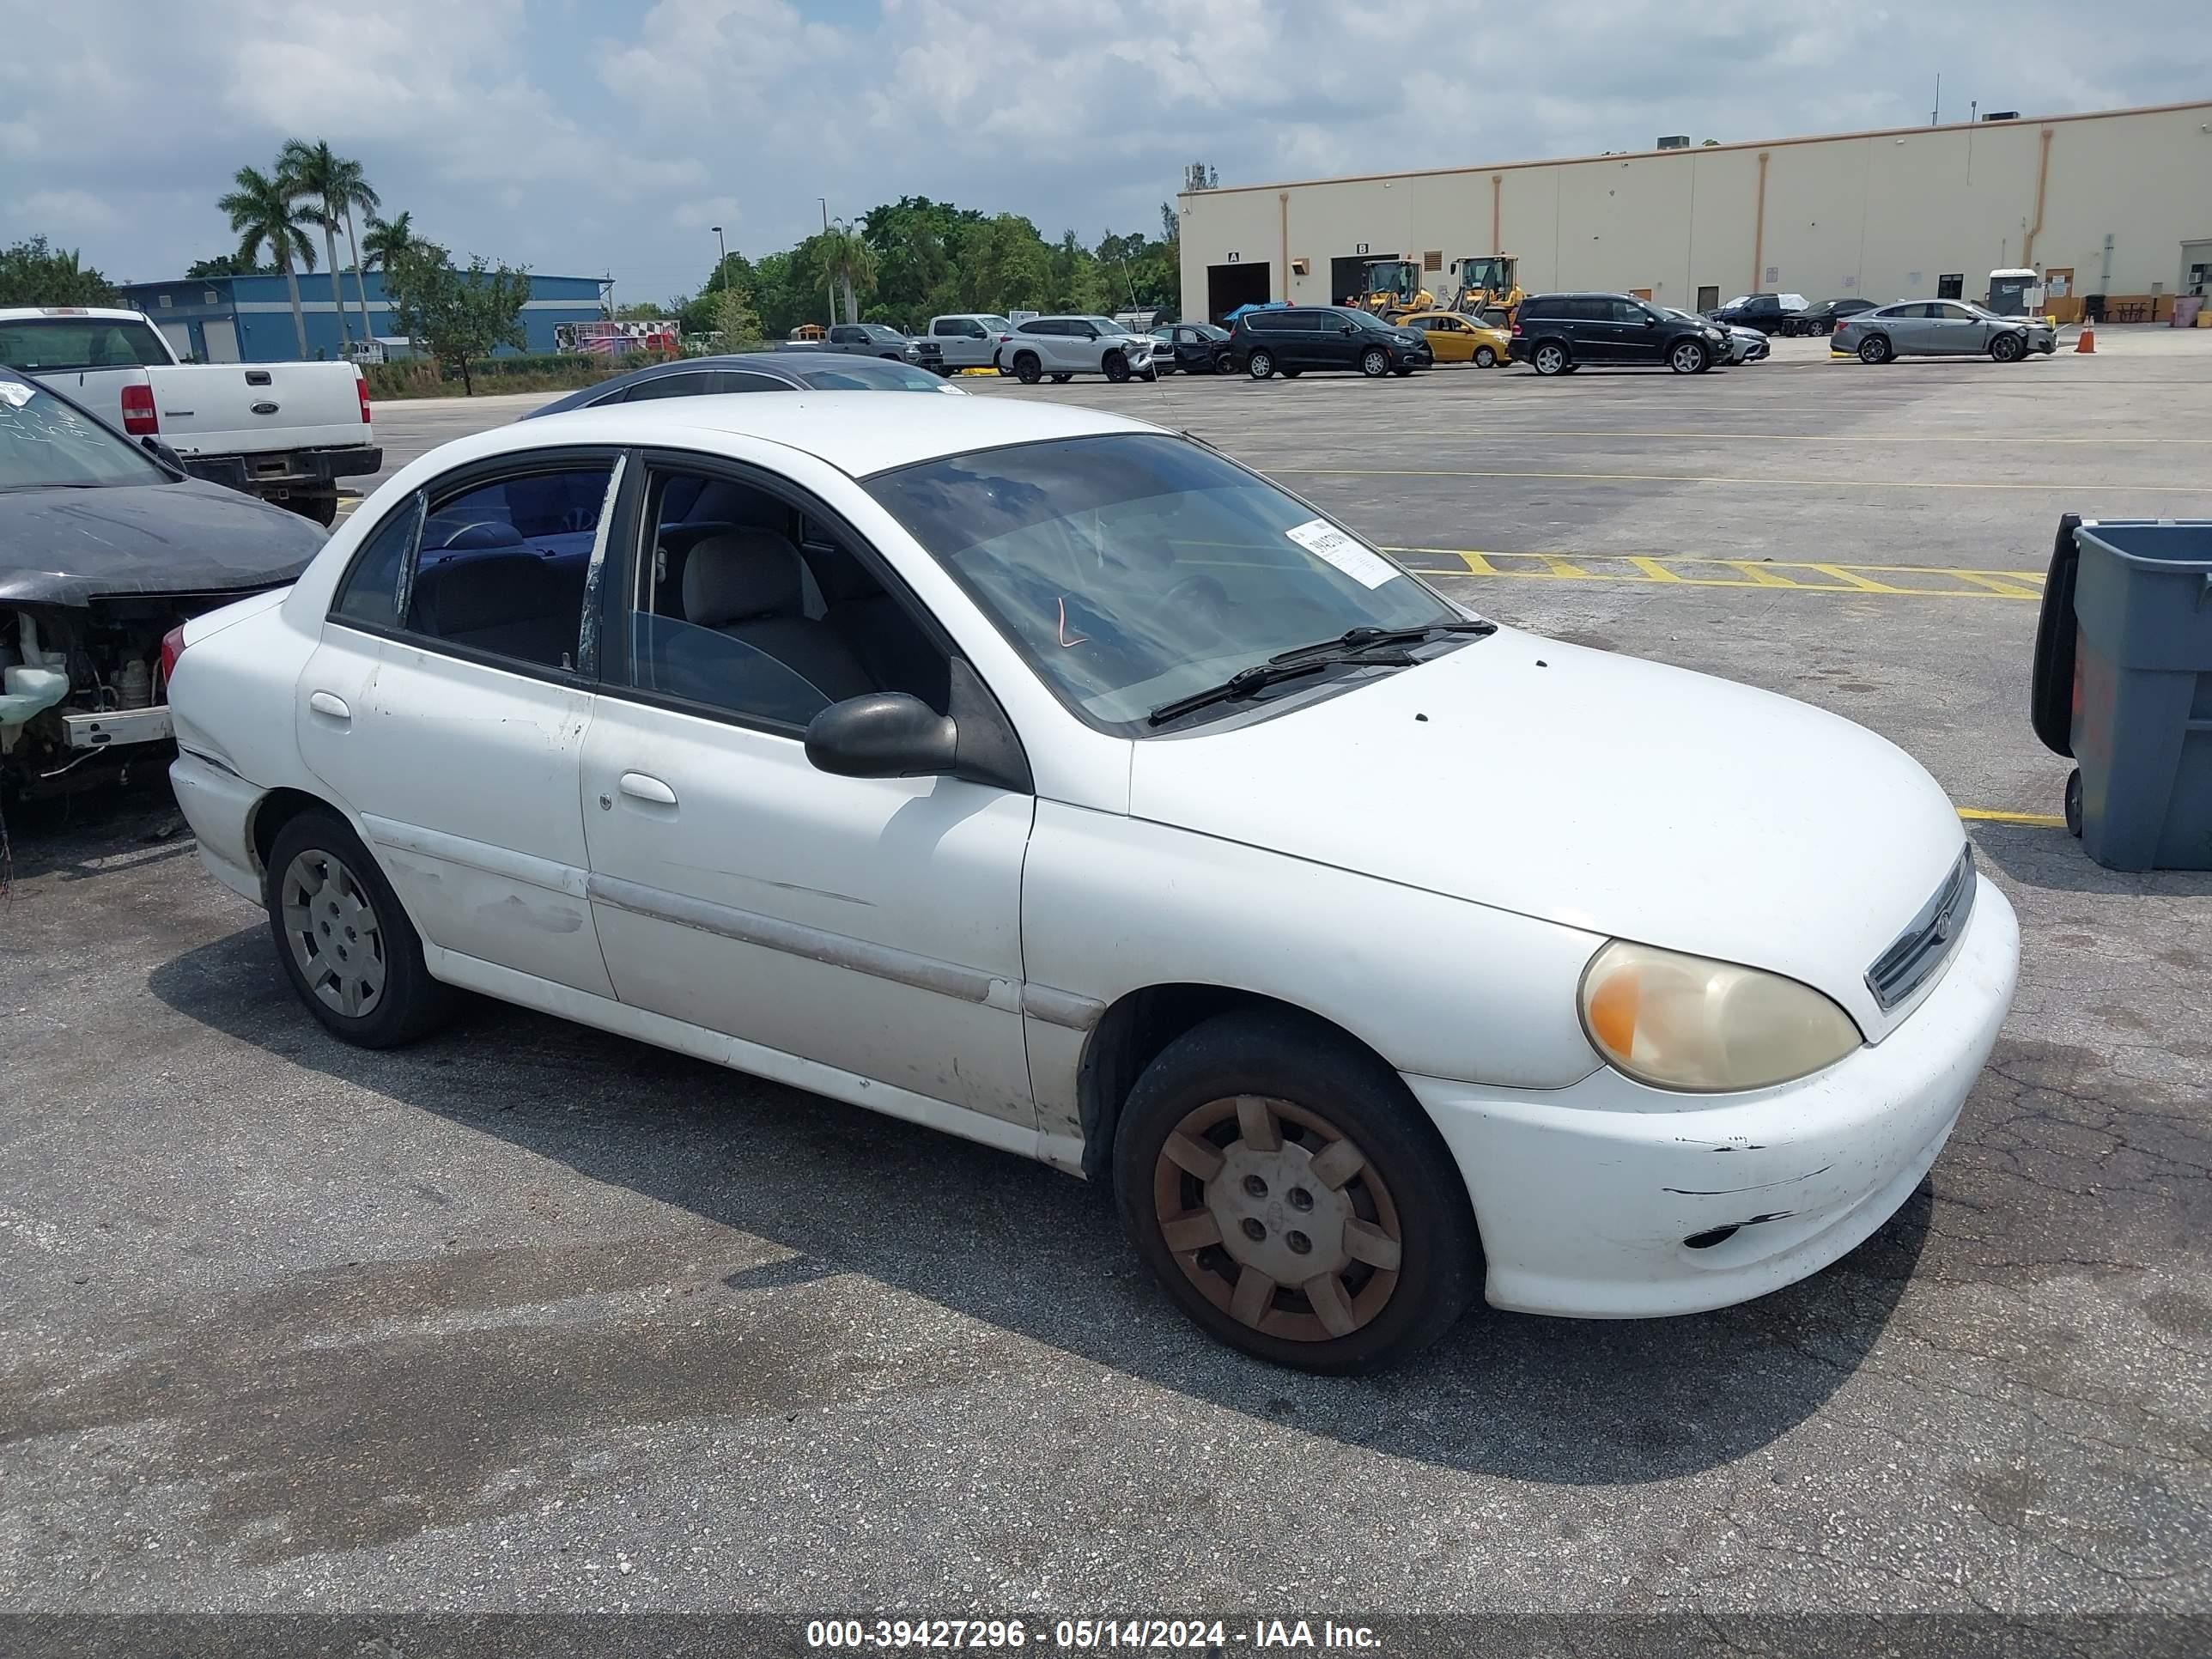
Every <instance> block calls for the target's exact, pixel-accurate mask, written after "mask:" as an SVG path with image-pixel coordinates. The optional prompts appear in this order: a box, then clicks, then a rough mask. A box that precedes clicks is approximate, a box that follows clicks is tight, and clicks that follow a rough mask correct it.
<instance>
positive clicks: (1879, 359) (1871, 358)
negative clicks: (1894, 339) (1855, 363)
mask: <svg viewBox="0 0 2212 1659" xmlns="http://www.w3.org/2000/svg"><path fill="white" fill-rule="evenodd" d="M1896 355H1897V354H1896V353H1895V352H1893V351H1892V350H1891V349H1889V336H1887V334H1869V335H1868V336H1867V337H1866V338H1865V339H1863V340H1861V341H1860V342H1859V361H1860V362H1863V363H1873V364H1875V365H1877V366H1879V365H1881V364H1882V363H1886V362H1888V361H1889V360H1890V359H1891V358H1892V357H1893V356H1896Z"/></svg>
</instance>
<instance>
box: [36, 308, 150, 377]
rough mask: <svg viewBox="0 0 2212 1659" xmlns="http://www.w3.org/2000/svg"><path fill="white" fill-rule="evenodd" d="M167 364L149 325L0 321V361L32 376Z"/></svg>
mask: <svg viewBox="0 0 2212 1659" xmlns="http://www.w3.org/2000/svg"><path fill="white" fill-rule="evenodd" d="M170 361H171V360H170V357H169V354H168V353H167V351H165V350H163V349H161V337H160V336H158V335H156V334H155V332H154V325H152V324H151V323H142V322H113V321H110V320H108V319H105V318H99V317H27V318H22V319H18V320H16V321H15V322H10V323H0V363H5V364H6V365H7V366H8V367H9V368H20V369H23V370H25V371H27V373H30V374H54V373H57V372H58V371H60V370H63V369H81V368H149V367H166V366H167V364H168V363H169V362H170Z"/></svg>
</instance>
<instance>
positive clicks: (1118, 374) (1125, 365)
mask: <svg viewBox="0 0 2212 1659" xmlns="http://www.w3.org/2000/svg"><path fill="white" fill-rule="evenodd" d="M1098 367H1099V369H1100V370H1101V372H1103V374H1105V376H1106V378H1107V379H1108V380H1111V381H1112V382H1113V383H1114V384H1115V386H1119V385H1121V382H1122V381H1124V380H1127V379H1128V378H1129V360H1128V359H1127V357H1124V356H1122V355H1121V353H1120V352H1118V351H1109V352H1108V353H1107V354H1106V355H1105V356H1103V357H1102V358H1100V359H1099V360H1098Z"/></svg>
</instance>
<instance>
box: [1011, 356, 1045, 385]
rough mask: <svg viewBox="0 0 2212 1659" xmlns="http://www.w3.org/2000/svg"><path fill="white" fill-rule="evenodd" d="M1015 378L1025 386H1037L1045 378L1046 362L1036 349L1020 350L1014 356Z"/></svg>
mask: <svg viewBox="0 0 2212 1659" xmlns="http://www.w3.org/2000/svg"><path fill="white" fill-rule="evenodd" d="M1014 378H1015V379H1016V380H1019V381H1020V382H1021V383H1022V384H1023V385H1024V386H1035V385H1036V383H1037V382H1038V381H1039V380H1042V379H1043V378H1044V364H1043V363H1042V362H1040V361H1039V360H1038V358H1037V355H1036V352H1034V351H1024V352H1018V353H1017V354H1016V355H1015V357H1014Z"/></svg>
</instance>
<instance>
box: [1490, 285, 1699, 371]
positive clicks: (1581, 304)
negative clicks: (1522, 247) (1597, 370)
mask: <svg viewBox="0 0 2212 1659" xmlns="http://www.w3.org/2000/svg"><path fill="white" fill-rule="evenodd" d="M1728 358H1729V337H1728V332H1727V331H1726V330H1724V329H1723V328H1721V327H1719V326H1718V325H1716V324H1712V323H1709V322H1707V321H1705V319H1703V318H1702V317H1676V316H1672V315H1669V314H1668V313H1666V312H1663V311H1662V310H1660V309H1659V308H1658V307H1656V306H1649V305H1646V304H1644V301H1641V300H1639V299H1637V298H1636V297H1635V296H1634V295H1628V294H1532V295H1529V296H1528V298H1527V299H1525V300H1523V301H1522V302H1521V309H1520V311H1519V313H1517V314H1516V316H1515V317H1514V319H1513V361H1514V362H1516V363H1526V364H1528V366H1529V367H1530V368H1533V369H1534V370H1535V371H1536V372H1537V373H1538V374H1547V375H1548V374H1573V373H1574V372H1575V370H1577V369H1578V368H1581V367H1582V366H1583V364H1584V363H1610V364H1642V365H1644V366H1646V367H1649V368H1658V367H1659V366H1660V365H1662V364H1664V365H1665V366H1666V367H1667V368H1671V369H1673V370H1674V372H1675V373H1676V374H1704V373H1705V370H1707V369H1708V368H1711V367H1712V366H1713V365H1714V364H1715V363H1724V362H1727V361H1728Z"/></svg>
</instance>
